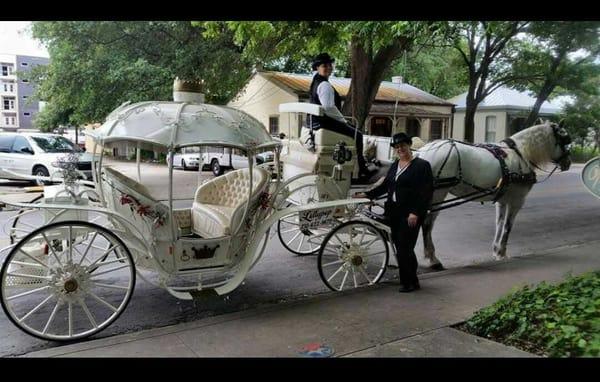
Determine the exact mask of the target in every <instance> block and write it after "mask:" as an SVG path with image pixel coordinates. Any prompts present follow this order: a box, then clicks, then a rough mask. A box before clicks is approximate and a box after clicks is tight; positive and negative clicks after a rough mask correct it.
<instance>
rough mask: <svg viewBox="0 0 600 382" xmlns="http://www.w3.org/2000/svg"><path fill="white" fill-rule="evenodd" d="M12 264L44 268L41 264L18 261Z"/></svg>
mask: <svg viewBox="0 0 600 382" xmlns="http://www.w3.org/2000/svg"><path fill="white" fill-rule="evenodd" d="M10 263H11V264H15V265H24V266H27V267H32V268H41V267H42V266H41V265H39V264H34V263H27V262H25V261H16V260H14V261H11V262H10Z"/></svg>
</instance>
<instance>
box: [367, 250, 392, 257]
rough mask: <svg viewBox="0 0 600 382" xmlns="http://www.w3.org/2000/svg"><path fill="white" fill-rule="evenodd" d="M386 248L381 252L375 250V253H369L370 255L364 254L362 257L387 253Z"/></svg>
mask: <svg viewBox="0 0 600 382" xmlns="http://www.w3.org/2000/svg"><path fill="white" fill-rule="evenodd" d="M385 252H386V251H385V249H384V250H383V251H379V252H375V253H369V254H368V255H362V257H373V256H376V255H381V254H382V253H385Z"/></svg>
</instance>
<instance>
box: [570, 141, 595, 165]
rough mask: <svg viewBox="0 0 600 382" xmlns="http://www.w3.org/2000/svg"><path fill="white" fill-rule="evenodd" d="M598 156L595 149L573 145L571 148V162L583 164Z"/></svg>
mask: <svg viewBox="0 0 600 382" xmlns="http://www.w3.org/2000/svg"><path fill="white" fill-rule="evenodd" d="M599 154H600V151H598V150H596V148H595V147H589V146H575V145H573V147H572V148H571V161H573V162H575V163H585V162H587V161H589V160H590V159H592V158H594V157H596V156H597V155H599Z"/></svg>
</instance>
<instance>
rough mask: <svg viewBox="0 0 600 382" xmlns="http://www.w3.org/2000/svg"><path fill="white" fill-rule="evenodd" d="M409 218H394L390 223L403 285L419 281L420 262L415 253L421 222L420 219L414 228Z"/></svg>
mask: <svg viewBox="0 0 600 382" xmlns="http://www.w3.org/2000/svg"><path fill="white" fill-rule="evenodd" d="M407 219H408V216H403V217H397V218H394V219H393V220H392V221H393V223H392V224H391V225H390V228H391V230H392V240H393V242H394V246H395V247H396V260H397V261H398V272H399V273H400V283H401V284H402V285H410V284H412V283H415V282H417V281H418V278H417V267H418V266H419V263H418V262H417V255H416V254H415V245H416V244H417V238H418V237H419V229H420V228H421V222H420V221H419V222H418V223H417V225H416V226H415V227H414V228H411V227H409V226H408V222H407ZM419 220H420V219H419Z"/></svg>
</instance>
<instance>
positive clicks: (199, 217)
mask: <svg viewBox="0 0 600 382" xmlns="http://www.w3.org/2000/svg"><path fill="white" fill-rule="evenodd" d="M234 210H235V208H233V207H227V206H220V205H217V204H206V203H197V202H194V204H193V205H192V232H194V233H195V234H197V235H200V236H202V237H205V238H210V237H220V236H226V235H231V218H232V216H233V212H234Z"/></svg>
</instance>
